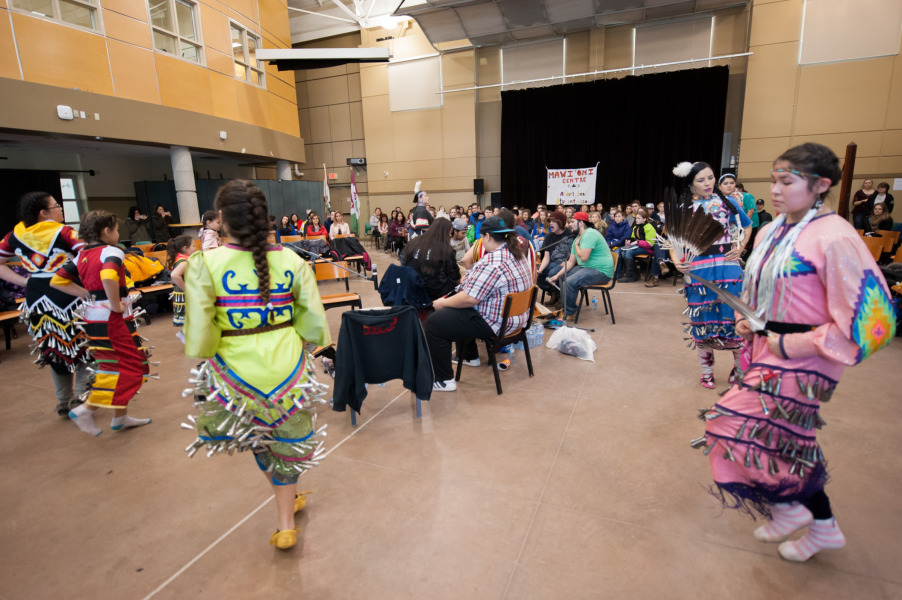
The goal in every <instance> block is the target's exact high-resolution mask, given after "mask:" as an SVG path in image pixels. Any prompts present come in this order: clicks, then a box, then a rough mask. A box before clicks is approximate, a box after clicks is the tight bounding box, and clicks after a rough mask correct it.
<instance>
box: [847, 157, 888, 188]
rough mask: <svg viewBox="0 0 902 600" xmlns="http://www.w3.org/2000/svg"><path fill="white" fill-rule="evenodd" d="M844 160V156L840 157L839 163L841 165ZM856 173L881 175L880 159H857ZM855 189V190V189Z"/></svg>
mask: <svg viewBox="0 0 902 600" xmlns="http://www.w3.org/2000/svg"><path fill="white" fill-rule="evenodd" d="M842 159H843V155H842V154H840V155H839V162H840V163H841V162H842ZM855 172H856V173H871V174H875V173H881V172H882V171H881V170H880V158H878V157H876V156H873V157H866V158H858V157H856V158H855ZM853 189H854V188H853Z"/></svg>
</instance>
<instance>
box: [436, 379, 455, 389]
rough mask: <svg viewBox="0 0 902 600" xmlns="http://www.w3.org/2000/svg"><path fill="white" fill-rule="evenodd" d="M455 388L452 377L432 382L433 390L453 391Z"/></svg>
mask: <svg viewBox="0 0 902 600" xmlns="http://www.w3.org/2000/svg"><path fill="white" fill-rule="evenodd" d="M456 389H457V382H456V381H454V380H453V379H446V380H445V381H436V382H435V383H434V384H432V391H433V392H453V391H454V390H456Z"/></svg>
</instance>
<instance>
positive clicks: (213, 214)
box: [200, 188, 222, 229]
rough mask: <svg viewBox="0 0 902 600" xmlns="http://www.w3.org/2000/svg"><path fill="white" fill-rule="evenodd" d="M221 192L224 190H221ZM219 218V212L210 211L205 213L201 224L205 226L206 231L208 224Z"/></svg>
mask: <svg viewBox="0 0 902 600" xmlns="http://www.w3.org/2000/svg"><path fill="white" fill-rule="evenodd" d="M219 189H220V190H221V189H222V188H219ZM217 217H219V211H216V210H208V211H206V212H205V213H204V216H202V217H201V218H200V222H201V223H202V224H203V227H204V229H206V228H207V223H209V222H210V221H215V220H216V219H217Z"/></svg>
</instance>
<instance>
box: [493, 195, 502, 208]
mask: <svg viewBox="0 0 902 600" xmlns="http://www.w3.org/2000/svg"><path fill="white" fill-rule="evenodd" d="M496 206H497V207H498V208H501V207H502V204H501V192H492V208H495V207H496Z"/></svg>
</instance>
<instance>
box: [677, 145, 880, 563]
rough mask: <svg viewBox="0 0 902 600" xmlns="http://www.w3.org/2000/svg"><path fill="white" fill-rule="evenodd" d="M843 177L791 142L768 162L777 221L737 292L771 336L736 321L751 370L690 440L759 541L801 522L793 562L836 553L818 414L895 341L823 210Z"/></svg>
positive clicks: (765, 231) (787, 545)
mask: <svg viewBox="0 0 902 600" xmlns="http://www.w3.org/2000/svg"><path fill="white" fill-rule="evenodd" d="M841 177H842V173H841V171H840V168H839V159H837V157H836V155H835V154H834V153H833V152H832V151H831V150H830V149H829V148H827V147H825V146H821V145H820V144H810V143H809V144H803V145H801V146H796V147H795V148H791V149H789V150H787V151H786V152H784V153H783V154H782V155H781V156H780V157H779V158H778V159H777V160H776V161H775V162H774V166H773V169H772V170H771V182H772V183H771V194H772V195H773V201H774V207H775V208H776V209H777V210H778V211H779V212H780V213H781V214H780V216H779V217H777V219H776V220H775V221H774V222H773V223H771V224H769V225H767V226H765V227H764V228H762V229H761V231H760V235H759V236H758V241H757V243H756V244H755V249H754V250H753V251H752V253H751V256H750V257H749V262H748V265H747V267H746V272H745V291H744V292H743V298H744V299H745V301H746V302H747V303H749V304H750V305H751V306H752V308H753V309H754V310H755V312H756V314H757V315H758V316H759V317H761V318H762V319H764V320H766V321H767V329H768V333H767V335H766V336H762V335H754V334H753V332H752V331H751V329H750V327H749V324H748V321H747V320H745V319H743V318H741V317H740V318H739V319H738V320H737V323H736V330H737V332H738V333H739V334H740V335H742V337H743V338H745V340H746V343H747V346H746V348H747V350H746V352H747V353H748V354H749V355H750V356H749V358H750V361H751V363H750V365H749V368H748V370H747V371H746V372H745V373H744V374H741V375H740V376H739V377H738V378H737V381H736V383H735V384H734V385H733V387H732V388H731V389H730V390H729V392H727V394H726V395H725V396H724V397H723V399H722V400H721V401H720V402H718V403H717V404H715V405H714V406H713V407H711V408H710V409H707V410H703V411H702V415H701V417H702V418H703V419H704V420H705V421H706V431H705V435H704V436H703V437H701V438H699V439H697V440H693V442H692V445H693V446H695V447H697V448H701V447H702V446H706V447H705V454H706V455H707V456H708V458H709V460H710V461H711V470H712V472H713V475H714V483H715V484H716V486H717V487H716V489H715V494H716V495H717V496H719V497H720V499H721V500H722V501H723V502H724V503H725V504H726V505H727V506H732V507H737V508H742V509H744V510H746V511H748V512H752V511H755V512H757V513H760V514H762V515H764V516H766V517H768V519H769V520H768V522H767V523H766V524H764V525H763V526H761V527H759V528H758V529H757V530H756V531H755V537H756V538H758V539H759V540H762V541H765V542H779V541H782V540H784V539H785V538H786V537H788V536H789V535H791V534H792V533H793V532H794V531H796V530H798V529H801V528H803V527H805V526H806V525H807V526H808V531H807V533H805V535H803V536H802V537H801V538H800V539H798V540H795V541H787V542H783V543H782V544H780V546H779V548H778V551H779V553H780V556H782V557H783V558H785V559H786V560H791V561H805V560H808V559H809V558H810V557H811V556H813V555H814V554H816V553H817V552H819V551H820V550H824V549H827V548H841V547H842V546H844V545H845V538H844V537H843V534H842V532H841V531H840V530H839V526H838V525H837V524H836V519H834V518H833V513H832V511H831V508H830V501H829V499H828V498H827V494H825V493H824V484H825V482H826V479H827V470H826V463H825V462H824V454H823V452H821V449H820V447H819V446H818V443H817V439H816V432H817V430H818V429H820V428H821V427H822V426H823V425H824V421H823V419H821V417H820V414H819V413H820V407H821V403H822V402H826V401H828V400H829V399H830V398H831V396H832V395H833V391H834V390H835V388H836V385H837V384H838V383H839V378H840V376H841V375H842V372H843V369H844V368H845V367H846V365H855V364H858V363H859V362H861V361H862V360H864V359H865V358H867V357H868V356H870V355H871V354H873V353H874V352H876V351H877V350H879V349H880V348H882V347H884V346H886V345H887V344H889V343H890V341H891V340H892V339H893V335H894V333H895V314H894V311H893V305H892V300H891V299H890V295H889V290H888V289H887V286H886V282H885V281H884V279H883V275H882V274H881V273H880V269H879V268H878V267H877V265H876V264H875V263H874V259H873V258H871V255H870V253H869V252H868V250H867V247H866V246H865V245H864V243H863V242H862V241H861V240H860V239H859V236H858V234H857V233H856V232H855V229H853V228H852V226H851V225H850V224H849V223H848V222H847V221H846V220H845V219H843V218H841V217H839V216H838V215H836V214H835V213H834V212H833V211H832V210H830V209H829V208H827V207H826V206H824V205H823V199H824V197H825V196H826V195H827V192H828V191H829V189H830V188H831V187H832V186H834V185H836V184H837V183H838V182H839V180H840V178H841Z"/></svg>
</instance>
